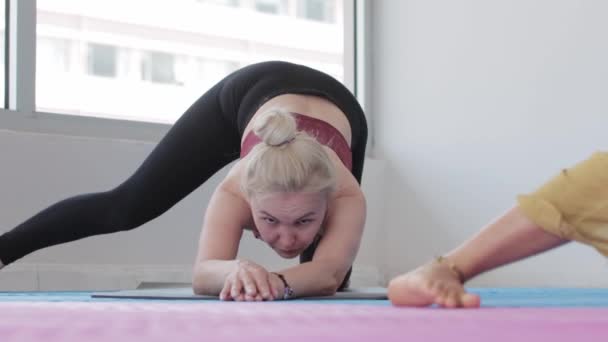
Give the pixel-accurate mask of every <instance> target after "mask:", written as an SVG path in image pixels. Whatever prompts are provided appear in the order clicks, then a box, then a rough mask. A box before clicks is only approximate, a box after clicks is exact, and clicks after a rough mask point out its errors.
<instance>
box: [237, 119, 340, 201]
mask: <svg viewBox="0 0 608 342" xmlns="http://www.w3.org/2000/svg"><path fill="white" fill-rule="evenodd" d="M253 131H254V133H255V134H256V135H257V136H258V137H260V139H261V140H262V142H260V143H259V144H257V145H256V146H255V147H254V148H253V149H252V150H251V151H250V152H249V155H248V160H247V162H246V166H245V172H243V178H242V181H241V187H242V189H243V191H244V192H245V193H246V194H247V195H248V196H252V195H256V194H262V193H272V192H302V191H305V192H327V193H329V192H331V191H333V190H334V188H335V185H336V171H335V166H334V164H333V163H332V161H331V160H330V158H329V155H328V154H327V152H326V151H325V150H324V148H323V146H322V145H321V144H320V143H319V142H317V141H316V140H315V139H314V138H312V137H311V136H309V135H308V134H306V133H305V132H301V131H297V126H296V120H295V118H294V116H293V115H292V114H291V113H289V112H288V111H285V110H282V109H272V110H269V111H267V112H264V113H262V114H260V115H259V116H258V117H257V118H256V120H255V122H254V124H253Z"/></svg>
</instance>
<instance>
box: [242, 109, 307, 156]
mask: <svg viewBox="0 0 608 342" xmlns="http://www.w3.org/2000/svg"><path fill="white" fill-rule="evenodd" d="M253 132H254V133H255V135H257V136H258V137H260V139H262V141H263V142H264V143H265V144H267V145H269V146H273V147H278V146H283V145H286V144H289V143H290V142H292V141H293V140H294V139H295V138H296V133H297V125H296V119H295V118H294V116H293V115H292V114H291V113H290V112H288V111H286V110H283V109H278V108H275V109H271V110H269V111H267V112H264V113H262V114H260V116H258V117H257V118H256V121H255V124H254V126H253Z"/></svg>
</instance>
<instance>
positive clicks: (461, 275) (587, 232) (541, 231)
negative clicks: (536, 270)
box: [389, 152, 608, 307]
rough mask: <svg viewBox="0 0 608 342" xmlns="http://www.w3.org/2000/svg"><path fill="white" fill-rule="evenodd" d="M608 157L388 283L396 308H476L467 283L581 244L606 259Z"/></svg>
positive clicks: (576, 169) (598, 156) (569, 172)
mask: <svg viewBox="0 0 608 342" xmlns="http://www.w3.org/2000/svg"><path fill="white" fill-rule="evenodd" d="M607 170H608V153H606V152H597V153H595V154H593V155H592V156H591V157H590V158H588V159H586V160H584V161H582V162H580V163H578V164H576V165H575V166H573V167H571V168H567V169H563V170H562V171H561V172H560V173H559V174H558V175H556V176H555V177H554V178H552V179H551V180H549V181H548V182H547V183H545V184H544V185H542V186H541V187H539V188H538V189H537V190H536V191H534V192H532V193H530V194H526V195H520V196H519V197H518V198H517V205H516V206H514V207H513V208H511V209H509V210H508V211H507V212H506V213H504V214H503V215H501V216H500V217H499V218H498V219H497V220H495V221H494V222H492V223H490V224H489V225H488V226H487V227H485V228H484V229H482V230H481V231H480V232H479V233H478V234H476V235H475V236H473V237H472V238H471V239H469V240H468V241H466V242H465V243H464V244H462V245H461V246H459V247H458V248H456V249H454V250H453V251H451V252H450V253H448V254H447V255H446V256H444V257H439V258H437V259H435V260H433V261H431V262H429V263H427V264H425V265H423V266H420V267H419V268H417V269H415V270H413V271H411V272H409V273H405V274H403V275H400V276H398V277H396V278H395V279H393V280H392V281H391V283H390V284H389V297H390V299H391V301H392V302H393V303H394V304H395V305H402V306H427V305H431V304H438V305H440V306H445V307H478V306H479V305H480V298H479V296H477V295H475V294H471V293H467V292H466V291H465V289H464V283H465V282H466V281H468V280H469V279H471V278H473V277H475V276H477V275H479V274H481V273H483V272H486V271H489V270H492V269H494V268H497V267H500V266H502V265H506V264H508V263H512V262H515V261H518V260H521V259H523V258H526V257H529V256H531V255H535V254H538V253H542V252H544V251H547V250H549V249H552V248H556V247H558V246H561V245H563V244H565V243H567V242H570V241H578V242H581V243H584V244H588V245H590V246H593V247H594V248H596V249H597V250H598V251H599V252H600V253H602V254H603V255H607V256H608V172H606V171H607Z"/></svg>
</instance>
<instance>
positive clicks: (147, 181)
mask: <svg viewBox="0 0 608 342" xmlns="http://www.w3.org/2000/svg"><path fill="white" fill-rule="evenodd" d="M366 140H367V125H366V121H365V117H364V114H363V111H362V109H361V107H360V106H359V104H358V103H357V101H356V99H355V98H354V97H353V95H352V94H351V93H350V92H349V91H348V89H346V88H345V87H344V86H343V85H342V84H340V83H339V82H338V81H337V80H335V79H333V78H332V77H330V76H328V75H326V74H324V73H322V72H320V71H317V70H314V69H311V68H308V67H305V66H302V65H297V64H291V63H287V62H264V63H258V64H254V65H250V66H247V67H245V68H242V69H240V70H237V71H236V72H234V73H232V74H231V75H229V76H227V77H226V78H224V79H223V80H222V81H220V82H219V83H218V84H217V85H215V86H214V87H213V88H211V89H210V90H209V91H208V92H206V93H205V94H204V95H203V96H202V97H201V98H200V99H198V100H197V101H196V102H195V103H194V104H193V105H192V106H191V107H190V108H189V109H188V110H187V111H186V112H185V113H184V114H183V116H182V117H181V118H180V119H179V120H178V121H177V122H176V123H175V125H174V126H173V127H172V128H171V130H170V131H169V132H168V133H167V135H166V136H165V137H164V138H163V139H162V140H161V141H160V142H159V144H158V145H157V146H156V148H155V149H154V150H153V151H152V153H151V154H150V156H149V157H148V158H147V159H146V160H145V161H144V163H143V164H142V165H141V166H140V167H139V169H138V170H137V171H136V172H135V173H134V174H133V175H132V176H131V177H130V178H128V179H127V180H126V181H125V182H124V183H122V184H120V185H118V186H117V187H116V188H114V189H111V190H109V191H105V192H100V193H94V194H85V195H80V196H75V197H72V198H68V199H66V200H63V201H61V202H58V203H56V204H54V205H52V206H51V207H49V208H47V209H45V210H43V211H42V212H40V213H38V214H37V215H35V216H34V217H32V218H30V219H28V220H26V221H25V222H24V223H22V224H21V225H19V226H18V227H16V228H14V229H13V230H11V231H8V232H6V233H4V234H3V235H2V236H0V261H1V262H2V265H6V264H9V263H12V262H14V261H15V260H17V259H19V258H21V257H23V256H25V255H27V254H28V253H31V252H33V251H36V250H38V249H41V248H44V247H48V246H52V245H57V244H60V243H65V242H69V241H73V240H77V239H81V238H85V237H88V236H93V235H99V234H107V233H113V232H118V231H125V230H130V229H134V228H136V227H138V226H140V225H142V224H144V223H146V222H148V221H150V220H152V219H154V218H156V217H158V216H159V215H161V214H162V213H164V212H165V211H167V210H168V209H169V208H171V207H172V206H173V205H175V204H176V203H177V202H178V201H180V200H181V199H182V198H184V197H185V196H186V195H188V194H189V193H190V192H192V191H193V190H195V189H196V188H197V187H199V186H200V185H201V184H203V183H204V182H205V181H206V180H207V179H208V178H209V177H211V176H212V175H213V174H214V173H216V172H217V171H218V170H220V169H221V168H222V167H223V166H225V165H227V164H228V163H230V162H232V161H234V160H236V159H237V158H239V157H240V159H239V160H238V161H237V162H236V163H235V164H234V166H233V167H232V169H231V170H230V171H229V172H228V174H227V176H226V178H225V179H224V180H223V181H222V182H221V184H220V185H219V186H218V187H217V188H216V189H215V192H214V193H213V196H212V198H211V201H210V204H209V207H208V208H207V211H206V213H205V218H204V223H203V227H202V232H201V237H200V242H199V249H198V253H197V258H196V260H195V263H194V277H193V289H194V292H195V293H197V294H207V295H219V296H220V298H221V299H224V300H246V301H260V300H275V299H289V298H294V297H302V296H311V295H330V294H332V293H334V292H336V291H337V290H339V289H342V288H344V287H345V286H347V285H348V279H349V275H350V270H351V265H352V263H353V261H354V259H355V256H356V254H357V251H358V248H359V244H360V241H361V236H362V234H363V226H364V222H365V212H366V210H365V199H364V196H363V194H362V192H361V190H360V187H359V183H360V181H361V175H362V172H363V161H364V155H365V145H366ZM243 234H253V235H254V236H255V237H257V238H259V239H261V240H262V241H264V242H265V243H266V244H267V245H268V246H269V247H271V248H272V249H273V250H274V251H275V252H276V253H277V254H279V255H280V256H281V257H283V258H295V257H298V256H299V257H300V264H299V265H297V266H294V267H291V268H288V269H285V270H278V271H276V272H271V270H269V269H267V268H266V267H264V266H263V265H259V264H257V263H255V261H252V260H239V259H237V258H236V257H237V251H238V247H239V242H240V240H241V237H242V236H243Z"/></svg>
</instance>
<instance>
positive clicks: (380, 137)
mask: <svg viewBox="0 0 608 342" xmlns="http://www.w3.org/2000/svg"><path fill="white" fill-rule="evenodd" d="M371 6H372V8H371V10H372V34H371V41H372V48H373V63H372V70H371V75H372V77H373V80H372V83H371V87H370V89H372V91H373V94H372V96H371V97H372V112H373V115H374V117H375V121H374V127H375V134H376V148H375V154H376V156H378V157H379V158H380V159H384V160H385V161H386V172H387V177H386V178H387V179H388V180H389V181H390V182H391V183H390V184H391V185H390V189H391V191H390V192H388V193H387V194H386V212H385V213H384V216H385V221H384V225H383V227H382V229H383V231H382V234H383V235H384V242H383V243H382V244H381V246H384V247H383V248H382V247H381V249H382V250H386V251H387V253H386V255H385V256H384V258H383V261H382V262H381V266H382V269H383V270H385V271H386V273H387V275H388V276H392V275H395V274H397V273H400V272H402V271H405V270H408V269H411V268H413V267H415V266H416V265H417V264H419V263H422V262H425V261H426V260H428V259H430V258H431V257H433V256H434V255H438V254H441V253H443V252H446V251H447V250H449V249H451V248H453V247H455V246H456V245H457V244H459V243H460V242H461V241H463V240H464V239H465V238H467V237H468V236H470V235H471V234H473V233H474V232H476V231H477V230H478V229H480V228H481V227H482V226H483V225H484V224H486V223H487V222H489V221H490V220H491V219H493V218H494V217H496V216H497V215H499V214H500V213H502V212H503V211H504V210H506V209H507V208H508V207H510V206H511V205H513V204H514V197H515V195H516V194H518V193H523V192H527V191H531V190H533V189H534V188H535V187H536V186H538V185H540V184H541V183H542V182H543V181H544V180H546V179H547V178H548V177H550V176H552V175H553V174H554V173H556V172H557V171H558V170H560V169H561V168H563V167H567V166H569V165H572V164H573V163H575V162H577V161H579V160H581V159H584V158H586V157H587V156H588V155H590V154H591V153H592V152H593V151H596V150H600V149H604V150H605V149H606V148H607V147H608V135H607V134H606V127H608V96H606V91H607V90H608V63H606V61H607V60H608V41H607V40H606V32H608V21H606V13H608V2H606V1H603V0H511V1H502V0H457V1H454V0H374V1H372V4H371ZM387 188H389V187H387ZM471 284H472V285H489V286H506V285H522V286H523V285H542V286H560V285H562V286H567V285H573V286H574V285H581V286H582V285H585V286H602V285H604V286H606V285H608V272H607V269H606V262H605V259H604V258H603V257H601V256H600V255H599V254H597V253H596V252H595V251H594V250H592V249H591V248H588V247H585V246H581V245H573V244H571V245H568V246H566V247H562V248H560V249H558V250H555V251H552V252H550V253H547V254H544V255H542V256H540V257H535V258H532V259H528V260H526V261H525V262H521V263H518V264H517V265H513V266H508V267H505V268H503V269H500V270H497V271H494V272H491V273H488V274H486V275H483V276H481V277H479V278H477V279H476V280H475V281H473V282H472V283H471Z"/></svg>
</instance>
